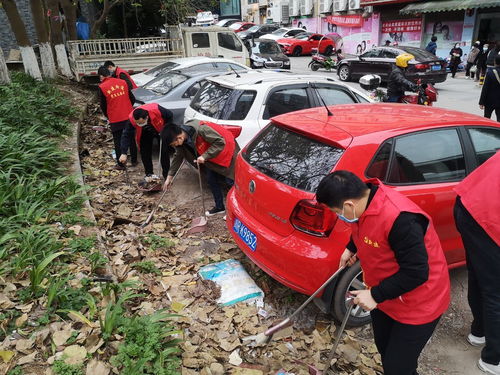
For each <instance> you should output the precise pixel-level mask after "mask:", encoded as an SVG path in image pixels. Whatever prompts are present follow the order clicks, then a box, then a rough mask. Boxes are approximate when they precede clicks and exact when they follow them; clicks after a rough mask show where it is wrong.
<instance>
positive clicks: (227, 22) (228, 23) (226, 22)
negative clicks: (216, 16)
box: [216, 18, 240, 27]
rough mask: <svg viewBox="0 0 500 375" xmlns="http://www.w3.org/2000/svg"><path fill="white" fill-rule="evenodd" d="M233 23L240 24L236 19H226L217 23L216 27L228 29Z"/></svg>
mask: <svg viewBox="0 0 500 375" xmlns="http://www.w3.org/2000/svg"><path fill="white" fill-rule="evenodd" d="M235 22H240V20H239V19H237V18H226V19H223V20H220V21H219V22H217V23H216V26H220V27H229V26H231V25H232V24H233V23H235Z"/></svg>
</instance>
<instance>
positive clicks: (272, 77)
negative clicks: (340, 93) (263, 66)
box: [210, 70, 347, 88]
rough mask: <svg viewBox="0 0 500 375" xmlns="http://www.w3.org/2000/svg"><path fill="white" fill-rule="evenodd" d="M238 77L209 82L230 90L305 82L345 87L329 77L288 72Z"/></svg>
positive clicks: (250, 73)
mask: <svg viewBox="0 0 500 375" xmlns="http://www.w3.org/2000/svg"><path fill="white" fill-rule="evenodd" d="M238 75H239V77H238V76H236V74H234V73H228V74H226V75H223V76H219V77H214V78H211V79H210V81H213V82H215V83H218V84H220V85H222V86H226V87H231V88H236V87H240V86H247V85H251V86H253V85H257V84H269V83H273V82H281V81H283V82H285V83H289V84H293V83H296V82H307V81H328V82H335V83H338V84H340V85H344V86H347V85H345V84H344V83H342V82H340V81H338V80H336V79H333V78H330V77H326V76H321V75H314V74H305V73H304V74H297V73H292V72H289V71H274V70H250V71H242V72H238Z"/></svg>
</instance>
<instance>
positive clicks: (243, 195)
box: [227, 103, 500, 325]
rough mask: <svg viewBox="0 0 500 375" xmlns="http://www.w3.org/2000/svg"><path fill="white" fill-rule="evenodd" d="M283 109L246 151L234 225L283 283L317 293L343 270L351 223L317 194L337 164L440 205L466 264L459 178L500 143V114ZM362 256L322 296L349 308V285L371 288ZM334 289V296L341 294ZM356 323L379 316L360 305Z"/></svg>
mask: <svg viewBox="0 0 500 375" xmlns="http://www.w3.org/2000/svg"><path fill="white" fill-rule="evenodd" d="M330 110H331V111H332V112H333V114H334V115H333V116H327V115H326V113H325V109H324V108H314V109H309V110H303V111H298V112H293V113H289V114H285V115H281V116H277V117H274V118H273V119H272V121H271V123H270V124H269V125H268V126H267V127H266V128H264V129H263V130H262V131H261V132H260V133H259V134H258V136H257V137H255V138H254V139H253V140H252V142H251V143H250V144H249V145H248V146H247V147H246V148H244V149H243V150H242V152H241V153H240V155H239V156H238V159H237V165H236V171H237V173H236V180H235V188H234V189H232V190H231V191H230V192H229V194H228V197H227V227H228V229H229V231H230V232H231V235H232V236H233V238H234V240H235V241H236V243H237V244H238V246H239V247H240V248H241V250H242V251H243V252H244V253H245V254H246V255H247V256H248V257H249V258H250V259H251V260H252V261H253V262H254V263H255V264H257V265H258V266H259V267H260V268H261V269H262V270H264V271H265V272H266V273H268V274H269V275H270V276H272V277H273V278H274V279H276V280H278V281H279V282H281V283H282V284H284V285H286V286H288V287H290V288H292V289H294V290H296V291H299V292H301V293H304V294H309V295H310V294H312V293H313V292H314V291H315V290H316V289H317V288H318V287H319V286H320V285H321V284H322V283H323V282H324V281H325V280H326V279H328V277H329V276H330V275H331V274H333V272H334V271H335V270H337V268H338V265H339V259H340V256H341V254H342V252H343V251H344V249H345V246H346V244H347V242H348V241H349V238H350V226H349V225H347V224H345V223H344V222H343V221H342V220H338V219H337V217H336V215H334V214H333V213H332V212H331V211H330V210H329V209H327V208H326V207H325V206H322V205H319V204H318V203H317V202H316V201H315V200H314V196H315V191H316V188H317V186H318V184H319V182H320V181H321V179H322V178H323V177H324V176H325V175H327V174H328V173H330V172H331V171H334V170H341V169H345V170H349V171H352V172H354V173H355V174H357V175H358V176H360V177H361V178H364V179H366V178H378V179H379V180H381V181H382V182H383V183H384V184H386V185H387V186H390V187H391V188H393V189H395V190H397V191H399V192H401V193H403V194H405V195H406V196H408V197H409V198H410V199H411V200H412V201H414V202H415V203H417V204H418V205H419V206H420V207H421V208H422V209H423V210H424V211H426V212H427V213H429V214H430V216H431V217H432V220H433V222H434V225H435V227H436V230H437V233H438V235H439V238H440V240H441V244H442V247H443V251H444V254H445V257H446V260H447V262H448V265H449V267H450V268H454V267H459V266H462V265H464V264H465V254H464V249H463V245H462V242H461V238H460V235H459V234H458V232H457V231H456V229H455V223H454V219H453V205H454V202H455V197H456V194H455V193H454V191H453V187H454V186H455V185H456V184H457V183H458V182H460V181H461V180H462V179H463V178H464V177H465V176H467V175H468V174H469V173H471V172H472V171H473V170H474V169H475V168H477V167H478V166H479V165H481V164H482V163H483V162H484V161H486V160H487V159H488V158H489V157H491V156H492V155H494V154H495V152H496V150H498V149H499V148H500V123H498V122H494V121H491V120H488V119H485V118H483V117H479V116H475V115H470V114H466V113H462V112H458V111H451V110H446V109H441V108H435V107H422V106H416V105H401V104H387V103H384V104H357V105H341V106H334V107H330ZM364 288H365V287H364V285H363V278H362V272H361V268H360V266H359V264H355V265H354V266H352V267H350V268H349V269H347V270H346V271H345V272H344V273H343V274H342V275H341V276H340V278H339V279H337V281H335V282H333V283H332V284H330V285H329V286H328V287H327V288H326V289H325V291H324V292H323V296H322V297H321V299H319V300H318V301H317V302H318V305H319V306H321V307H322V309H323V310H324V311H330V312H332V313H333V315H334V317H335V318H336V319H341V318H342V317H343V316H344V315H345V311H346V305H345V303H344V302H345V296H346V292H347V291H348V290H354V289H364ZM332 295H333V297H332ZM349 320H350V324H351V325H361V324H364V323H366V322H367V321H368V320H369V313H367V312H365V311H363V310H361V309H360V308H358V307H355V308H354V310H353V312H352V316H351V317H350V319H349Z"/></svg>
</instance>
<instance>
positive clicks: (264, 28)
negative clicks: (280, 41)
mask: <svg viewBox="0 0 500 375" xmlns="http://www.w3.org/2000/svg"><path fill="white" fill-rule="evenodd" d="M278 29H279V26H278V25H272V24H269V25H268V24H265V25H255V26H252V27H251V28H249V29H248V30H246V31H242V32H241V33H239V34H238V36H239V37H240V38H241V39H243V40H245V39H252V38H260V37H261V36H262V35H265V34H269V33H272V32H273V31H276V30H278Z"/></svg>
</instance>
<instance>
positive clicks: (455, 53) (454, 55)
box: [450, 43, 464, 78]
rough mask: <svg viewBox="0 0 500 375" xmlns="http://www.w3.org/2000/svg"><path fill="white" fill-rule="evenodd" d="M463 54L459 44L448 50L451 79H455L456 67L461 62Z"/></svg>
mask: <svg viewBox="0 0 500 375" xmlns="http://www.w3.org/2000/svg"><path fill="white" fill-rule="evenodd" d="M463 54H464V52H463V51H462V48H460V43H456V44H455V46H454V47H453V48H452V49H451V50H450V71H451V78H455V75H456V74H457V70H458V66H459V65H460V63H461V62H462V55H463Z"/></svg>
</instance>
